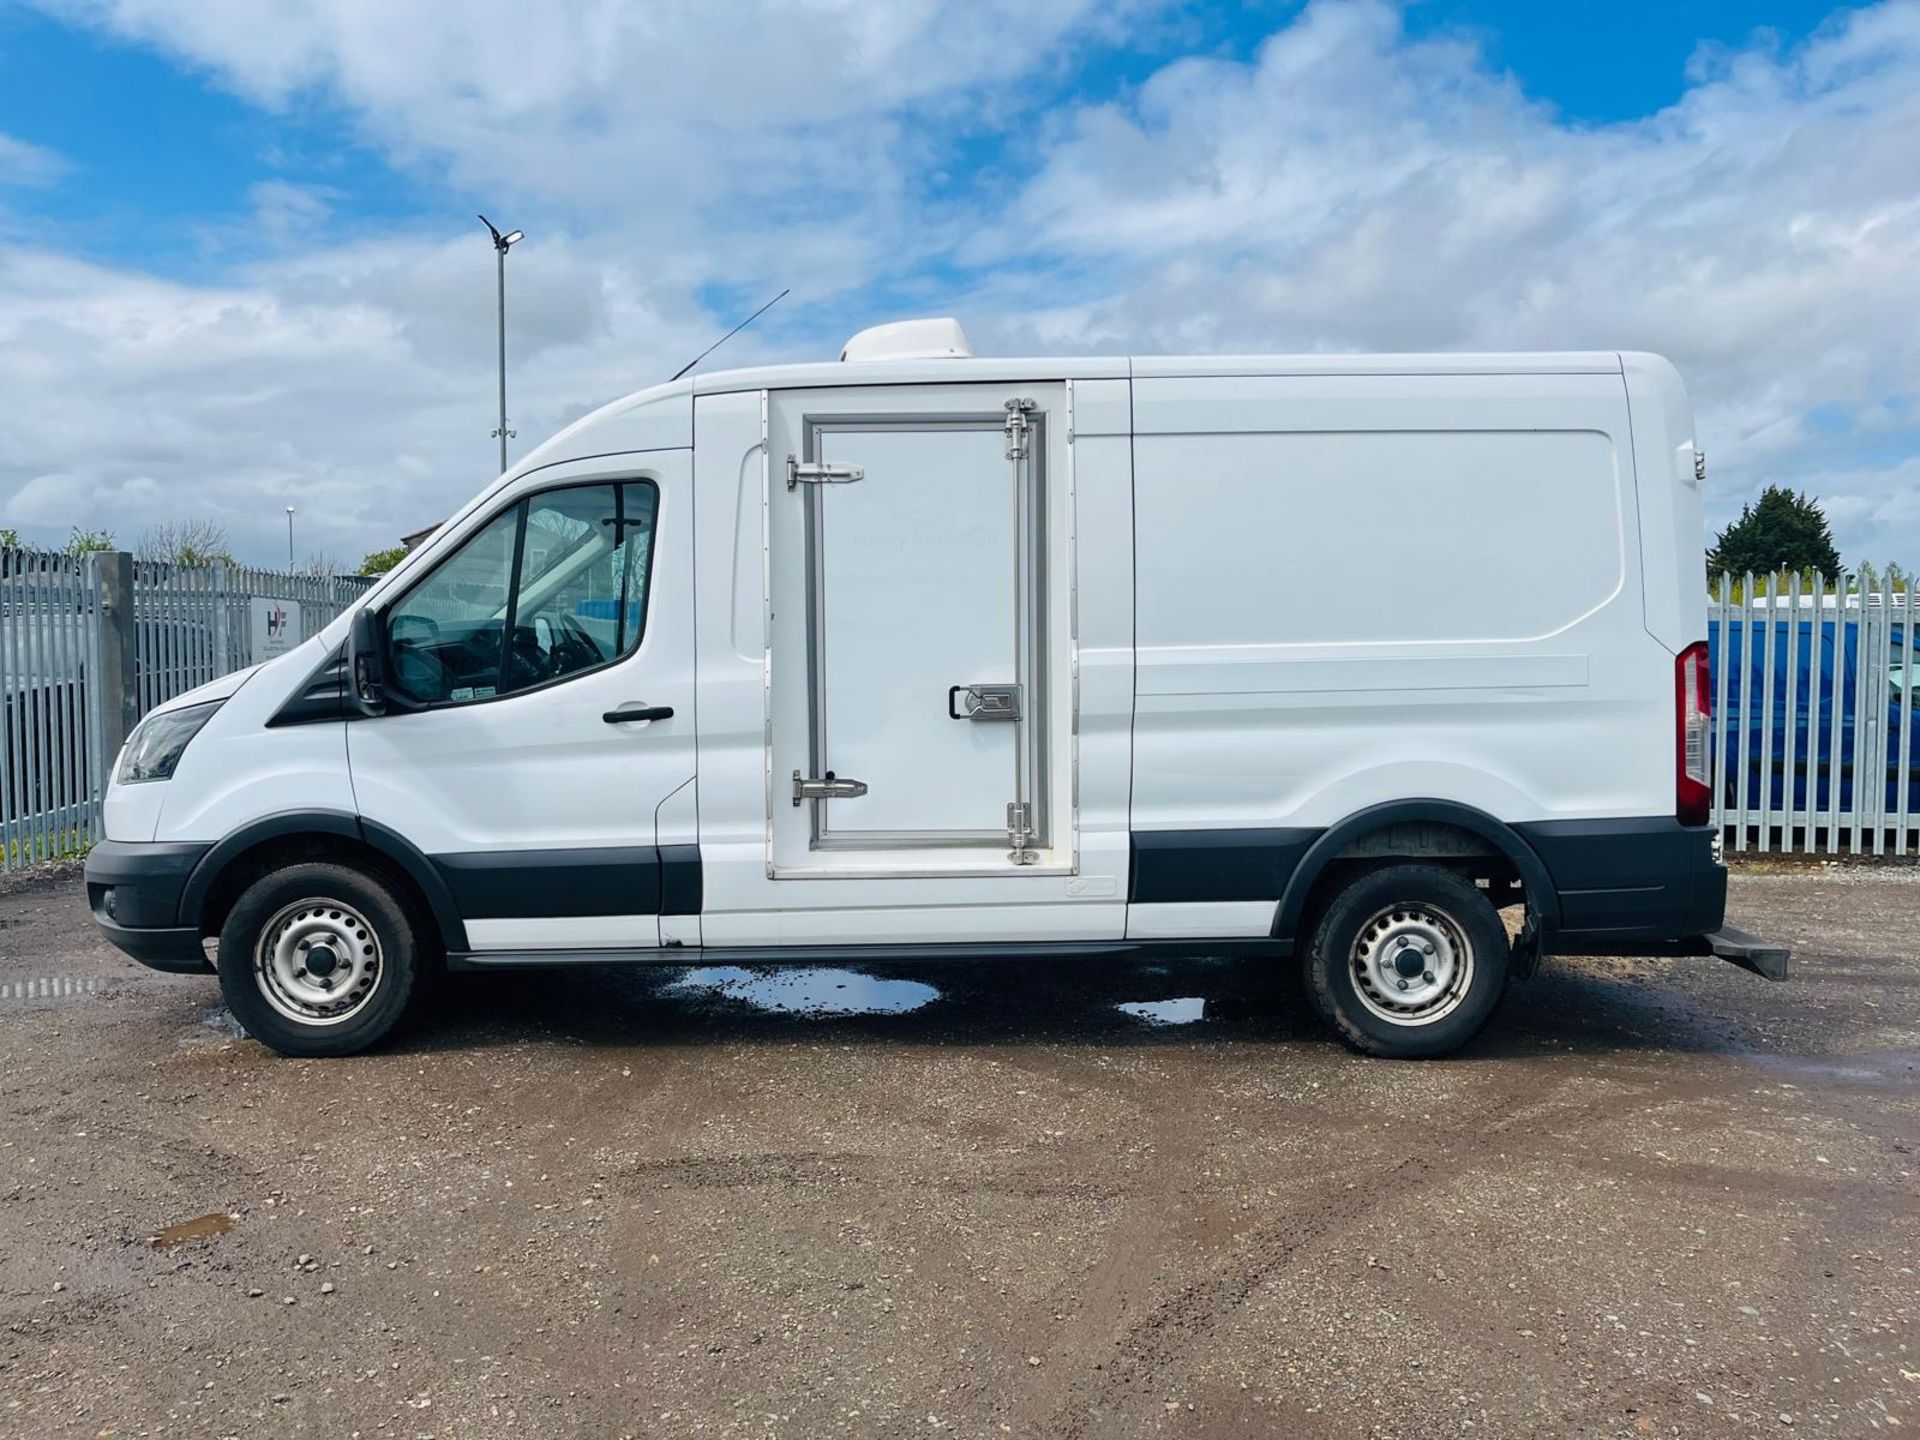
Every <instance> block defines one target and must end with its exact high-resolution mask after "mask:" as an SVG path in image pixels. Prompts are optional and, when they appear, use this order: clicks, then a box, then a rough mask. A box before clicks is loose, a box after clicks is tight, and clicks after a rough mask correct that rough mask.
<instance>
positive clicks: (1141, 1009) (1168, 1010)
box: [1113, 995, 1207, 1025]
mask: <svg viewBox="0 0 1920 1440" xmlns="http://www.w3.org/2000/svg"><path fill="white" fill-rule="evenodd" d="M1113 1008H1114V1009H1116V1010H1118V1011H1119V1012H1120V1013H1121V1014H1123V1015H1131V1016H1133V1017H1134V1018H1135V1019H1136V1020H1144V1021H1146V1022H1147V1023H1148V1024H1149V1025H1191V1024H1193V1023H1194V1022H1195V1021H1197V1020H1204V1019H1206V1018H1207V999H1206V996H1204V995H1184V996H1182V997H1180V998H1179V999H1177V1000H1129V1001H1125V1002H1123V1003H1121V1004H1118V1005H1115V1006H1114V1007H1113Z"/></svg>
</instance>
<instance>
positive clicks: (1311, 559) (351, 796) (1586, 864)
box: [87, 321, 1786, 1056]
mask: <svg viewBox="0 0 1920 1440" xmlns="http://www.w3.org/2000/svg"><path fill="white" fill-rule="evenodd" d="M1703 477H1704V466H1703V465H1702V463H1701V459H1700V455H1699V452H1698V450H1697V449H1696V447H1695V442H1694V436H1693V424H1692V419H1691V416H1690V414H1689V411H1688V407H1687V401H1686V396H1685V394H1684V392H1683V390H1682V388H1681V385H1680V380H1679V377H1678V376H1677V375H1676V374H1675V373H1674V370H1673V368H1672V367H1671V366H1670V365H1668V364H1667V363H1666V362H1665V361H1663V360H1661V359H1658V358H1657V357H1654V356H1651V355H1634V354H1626V355H1621V354H1612V353H1606V354H1566V355H1480V356H1461V355H1454V356H1438V355H1435V356H1361V357H1334V356H1311V357H1300V358H1285V357H1252V358H1226V357H1216V358H1201V359H1146V358H1140V359H1066V360H1044V359H1027V360H993V359H975V358H972V357H971V356H970V353H969V352H968V350H967V347H966V343H965V340H964V337H963V336H962V335H961V334H960V330H959V327H958V325H956V324H955V323H953V322H952V321H919V322H907V323H905V324H902V325H894V326H884V327H880V328H879V329H877V330H872V331H867V332H863V333H862V334H861V335H859V336H856V337H855V338H854V339H853V340H852V341H851V342H849V344H848V346H847V348H846V351H845V352H844V353H843V355H842V357H841V360H840V361H839V362H838V363H832V364H814V365H796V366H785V367H780V368H773V369H763V370H745V371H735V372H730V373H716V374H707V375H698V376H694V377H692V378H689V379H686V380H680V381H676V382H674V383H672V384H668V385H662V386H657V387H655V388H653V389H650V390H645V391H642V392H640V393H639V394H637V395H634V396H631V397H629V398H628V399H625V400H622V401H619V402H616V403H615V404H612V405H609V406H607V407H606V408H604V409H602V410H600V411H598V412H596V413H594V414H592V415H590V416H588V417H587V418H586V419H584V420H582V421H580V422H579V423H578V424H576V425H574V426H573V427H571V428H570V429H568V430H566V431H565V432H563V433H562V434H560V435H558V436H556V437H555V438H554V439H552V440H550V441H549V442H548V443H547V444H546V445H544V446H542V447H541V448H540V449H539V450H537V451H536V452H534V453H533V454H532V455H529V456H528V457H527V458H526V459H525V460H524V461H523V462H521V463H520V464H519V465H518V466H517V467H515V468H514V469H513V470H512V471H511V472H510V473H508V474H506V475H503V476H502V477H500V479H499V480H498V481H496V482H495V483H494V484H492V485H490V486H488V487H487V488H486V489H485V490H484V491H483V492H482V493H481V494H480V495H479V496H478V497H476V498H475V499H474V500H473V501H472V503H470V504H469V505H468V506H467V507H466V508H465V509H464V510H463V511H462V512H460V513H459V514H458V515H456V516H454V517H453V518H452V519H450V520H449V521H448V522H447V523H446V524H445V525H443V526H442V527H441V528H440V529H439V531H438V532H437V533H435V534H434V536H433V537H432V538H431V539H430V540H429V541H428V542H427V543H426V544H424V545H423V546H422V547H421V548H420V549H419V550H418V551H416V552H415V553H414V554H412V555H410V556H408V557H407V559H406V560H405V561H404V562H402V563H401V564H400V565H399V566H398V567H397V568H396V569H395V570H394V571H393V572H392V573H391V574H389V575H387V576H386V577H385V578H384V579H383V580H381V581H380V582H378V583H377V584H376V585H374V586H373V587H372V588H371V589H370V590H369V591H368V592H367V594H366V596H365V597H364V599H363V600H362V601H361V603H360V604H359V606H358V608H356V609H355V610H354V611H352V612H351V613H350V614H348V615H346V616H343V617H342V618H341V619H340V620H338V621H337V622H335V623H334V624H333V625H331V626H330V627H329V628H328V629H327V630H326V631H325V632H324V633H323V634H321V635H320V636H318V637H316V638H315V639H313V640H311V641H309V642H307V643H306V644H305V645H302V646H301V647H299V648H298V649H296V650H295V651H293V652H292V653H290V654H288V655H286V656H283V657H281V658H280V659H277V660H274V661H271V662H269V663H268V664H266V665H264V666H261V667H259V668H257V669H255V670H253V671H249V672H244V673H242V674H238V675H232V676H228V677H227V678H225V679H223V680H221V681H218V682H216V683H215V684H213V685H210V686H207V687H204V688H202V689H200V690H198V691H195V692H193V693H191V694H188V695H184V696H181V697H180V698H179V699H177V700H175V701H173V702H171V703H169V704H168V705H166V706H164V707H162V708H161V709H159V710H157V711H156V712H154V713H153V714H151V715H149V716H148V717H147V718H146V720H145V721H143V722H142V724H141V725H140V727H139V729H138V730H137V731H136V733H135V734H134V735H133V737H132V738H131V739H130V740H129V741H128V744H127V747H126V749H125V751H124V753H123V754H122V756H121V757H120V761H119V764H118V767H117V771H116V775H115V779H114V782H113V785H112V787H111V789H110V790H109V792H108V795H107V798H106V830H107V834H108V837H109V838H108V840H107V841H106V842H105V843H103V844H102V845H100V846H99V847H98V848H97V849H96V850H95V851H94V852H93V854H92V856H91V857H90V859H89V861H88V864H87V881H88V890H89V896H90V903H91V905H92V908H93V912H94V915H95V918H96V919H97V920H98V922H99V923H100V925H101V927H102V928H103V929H104V930H105V932H106V934H107V935H108V936H109V937H110V938H111V939H112V940H113V941H114V943H116V944H117V945H119V946H120V947H121V948H122V949H124V950H126V951H127V952H128V953H129V954H131V955H133V956H135V957H136V958H138V959H141V960H143V961H145V962H146V963H148V964H150V965H154V966H157V967H160V968H165V969H187V970H193V969H203V968H205V967H207V965H208V963H209V962H208V960H207V958H206V952H205V948H204V945H203V941H204V940H206V939H207V938H217V939H218V941H219V945H218V961H217V967H218V971H219V974H220V979H221V984H222V987H223V990H224V992H225V995H226V998H227V1001H228V1003H229V1005H230V1006H231V1007H232V1008H233V1010H234V1012H235V1014H236V1015H237V1016H238V1017H239V1018H240V1020H241V1021H242V1023H243V1024H244V1025H245V1026H246V1028H247V1029H248V1030H249V1031H251V1032H252V1033H254V1034H255V1035H257V1036H258V1037H259V1038H260V1039H262V1040H263V1041H265V1042H266V1043H267V1044H268V1045H270V1046H272V1047H274V1048H275V1049H277V1050H280V1051H282V1052H284V1053H287V1054H299V1055H339V1054H347V1053H350V1052H353V1051H356V1050H359V1049H362V1048H364V1047H365V1046H368V1045H370V1044H372V1043H374V1042H375V1041H377V1040H378V1039H380V1037H381V1036H383V1035H385V1034H386V1033H387V1031H388V1030H389V1029H390V1027H391V1026H392V1025H393V1024H394V1023H395V1021H396V1020H397V1019H398V1018H399V1017H400V1015H401V1012H402V1011H403V1009H404V1008H405V1007H406V1005H407V1002H408V999H409V996H410V995H411V993H412V991H413V988H414V985H415V982H416V980H417V978H418V977H419V975H420V974H421V973H422V971H423V969H424V968H425V967H428V966H430V965H438V964H442V963H444V964H446V965H448V966H451V967H456V968H482V967H493V966H527V965H558V964H581V963H593V964H600V963H609V962H667V963H672V964H688V963H691V962H693V961H695V960H696V959H699V958H701V957H703V956H705V957H708V958H720V957H724V958H725V959H726V960H728V961H731V962H735V963H763V962H776V961H807V962H817V961H819V960H821V959H823V958H827V957H831V958H832V959H833V960H834V961H836V962H842V963H844V962H847V961H857V960H858V959H859V958H861V957H863V956H866V957H875V958H885V959H887V960H890V961H897V960H901V959H910V958H914V957H926V958H940V957H954V956H963V955H964V956H975V955H979V956H985V955H1001V956H1013V957H1031V958H1033V959H1035V960H1038V959H1040V958H1042V957H1048V956H1060V955H1083V954H1089V953H1098V954H1115V955H1120V954H1128V953H1131V954H1141V953H1199V954H1229V953H1235V952H1243V953H1246V954H1248V955H1252V956H1260V957H1270V958H1271V961H1272V963H1273V964H1275V965H1284V964H1289V963H1291V964H1295V965H1300V966H1302V967H1303V968H1304V971H1305V975H1306V978H1307V980H1308V982H1309V983H1308V992H1309V994H1310V995H1311V996H1312V999H1313V1003H1314V1004H1315V1005H1316V1007H1317V1008H1318V1010H1319V1011H1320V1013H1321V1014H1322V1015H1323V1016H1324V1017H1325V1018H1326V1020H1327V1021H1328V1022H1330V1023H1331V1024H1332V1025H1333V1026H1334V1027H1335V1028H1336V1029H1337V1030H1338V1031H1339V1033H1340V1034H1341V1035H1342V1036H1343V1037H1344V1038H1345V1039H1346V1040H1348V1041H1349V1042H1350V1043H1352V1044H1354V1045H1356V1046H1358V1047H1359V1048H1361V1049H1363V1050H1366V1051H1368V1052H1370V1053H1374V1054H1381V1055H1400V1056H1418V1055H1435V1054H1440V1053H1444V1052H1446V1051H1449V1050H1452V1049H1454V1048H1455V1047H1457V1046H1458V1045H1460V1044H1461V1043H1462V1042H1463V1041H1465V1040H1466V1039H1467V1038H1468V1037H1469V1036H1471V1035H1472V1034H1473V1033H1474V1032H1475V1031H1476V1030H1477V1029H1478V1028H1479V1027H1480V1025H1481V1024H1482V1023H1483V1022H1484V1021H1485V1020H1486V1018H1487V1016H1488V1015H1489V1014H1490V1013H1491V1012H1492V1010H1493V1008H1494V1006H1495V1005H1496V1004H1497V1003H1498V1001H1499V999H1500V997H1501V994H1502V992H1503V991H1504V990H1505V988H1506V985H1507V983H1508V981H1509V980H1511V979H1515V978H1524V977H1525V976H1527V975H1528V974H1530V973H1531V972H1532V970H1533V969H1534V967H1535V965H1536V963H1537V962H1538V959H1539V956H1540V955H1541V954H1542V953H1543V952H1544V953H1595V952H1603V953H1626V954H1662V953H1668V954H1671V953H1693V954H1707V953H1720V954H1722V955H1725V956H1727V957H1728V958H1731V959H1734V960H1736V961H1738V962H1739V963H1742V964H1744V965H1746V966H1747V967H1748V968H1751V969H1756V970H1759V971H1761V972H1763V973H1767V974H1769V975H1772V976H1773V977H1774V978H1783V977H1784V975H1785V964H1786V955H1785V952H1784V951H1783V950H1780V949H1778V948H1777V947H1769V946H1765V945H1763V944H1760V943H1759V942H1756V941H1753V940H1751V939H1750V938H1748V937H1743V936H1740V935H1738V934H1737V933H1736V932H1728V931H1725V930H1723V927H1722V921H1723V910H1724V907H1725V900H1726V872H1725V871H1724V870H1723V869H1722V867H1721V866H1720V864H1719V863H1718V855H1717V841H1716V834H1715V832H1714V830H1713V829H1712V828H1711V827H1710V826H1709V825H1708V823H1707V820H1708V787H1707V769H1706V734H1707V732H1706V719H1707V703H1708V702H1707V696H1708V687H1707V678H1706V647H1705V645H1704V643H1703V641H1702V637H1703V635H1704V633H1705V592H1704V587H1703V580H1702V562H1701V489H1702V484H1703ZM1506 907H1517V908H1519V909H1520V912H1521V913H1522V914H1523V915H1524V925H1523V926H1521V927H1520V929H1519V935H1518V938H1517V939H1515V940H1513V941H1511V942H1510V940H1509V936H1508V930H1507V928H1506V927H1504V926H1503V924H1502V919H1501V915H1500V911H1501V909H1503V908H1506ZM1020 973H1021V972H1020V971H1019V970H1018V969H1011V970H1009V971H1008V980H1009V983H1010V984H1019V983H1020V978H1019V977H1020Z"/></svg>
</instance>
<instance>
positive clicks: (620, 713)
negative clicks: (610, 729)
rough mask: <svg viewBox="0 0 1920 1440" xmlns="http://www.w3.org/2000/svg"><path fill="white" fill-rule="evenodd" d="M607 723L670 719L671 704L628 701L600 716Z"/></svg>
mask: <svg viewBox="0 0 1920 1440" xmlns="http://www.w3.org/2000/svg"><path fill="white" fill-rule="evenodd" d="M600 718H601V719H602V720H604V721H606V722H607V724H609V725H630V724H632V723H633V722H634V721H635V720H671V719H672V718H673V707H672V706H671V705H642V704H641V703H640V702H639V701H637V700H634V701H629V702H628V703H627V704H625V705H622V706H621V707H620V708H619V709H618V710H609V711H607V713H606V714H604V715H602V716H601V717H600Z"/></svg>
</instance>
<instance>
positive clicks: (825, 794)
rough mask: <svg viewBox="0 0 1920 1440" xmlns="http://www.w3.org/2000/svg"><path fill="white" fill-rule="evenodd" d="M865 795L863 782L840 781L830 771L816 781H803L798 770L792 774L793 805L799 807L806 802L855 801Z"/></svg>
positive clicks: (865, 788) (865, 787)
mask: <svg viewBox="0 0 1920 1440" xmlns="http://www.w3.org/2000/svg"><path fill="white" fill-rule="evenodd" d="M866 793H867V782H866V781H864V780H842V779H840V778H839V777H838V776H837V775H835V774H834V773H833V772H832V771H831V770H829V771H827V773H826V774H825V775H824V776H822V777H821V778H820V779H818V780H810V779H805V778H803V777H802V776H801V774H800V772H799V771H798V770H796V771H794V772H793V803H794V804H795V805H801V804H804V803H805V802H807V801H808V800H857V799H859V798H860V797H861V796H862V795H864V794H866Z"/></svg>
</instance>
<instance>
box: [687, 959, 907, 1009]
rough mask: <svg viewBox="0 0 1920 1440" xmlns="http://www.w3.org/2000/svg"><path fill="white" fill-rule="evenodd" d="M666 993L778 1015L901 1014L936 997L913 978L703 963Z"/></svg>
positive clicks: (841, 971)
mask: <svg viewBox="0 0 1920 1440" xmlns="http://www.w3.org/2000/svg"><path fill="white" fill-rule="evenodd" d="M667 988H668V989H669V990H676V991H680V992H682V993H684V992H686V991H690V990H706V991H709V992H711V993H712V994H714V995H717V996H719V997H721V998H722V999H726V1000H738V1001H740V1002H742V1003H743V1004H747V1005H752V1006H754V1007H755V1008H756V1009H760V1010H767V1011H772V1012H774V1013H776V1014H781V1015H905V1014H907V1013H909V1012H911V1011H914V1010H918V1009H921V1008H922V1007H923V1006H927V1005H931V1004H932V1003H933V1002H934V1001H935V1000H938V999H939V998H940V992H939V990H938V989H936V988H935V987H934V986H932V985H924V984H922V983H921V982H920V981H918V980H889V979H884V978H882V977H880V976H878V975H863V974H861V973H860V972H859V971H857V970H832V969H821V968H815V967H809V968H804V969H781V970H748V969H744V968H743V967H741V966H738V965H703V966H700V967H699V968H697V969H693V970H689V971H688V972H687V973H686V974H685V975H682V976H681V977H680V978H679V979H678V980H675V981H674V982H673V983H672V984H671V985H670V986H668V987H667Z"/></svg>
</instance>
